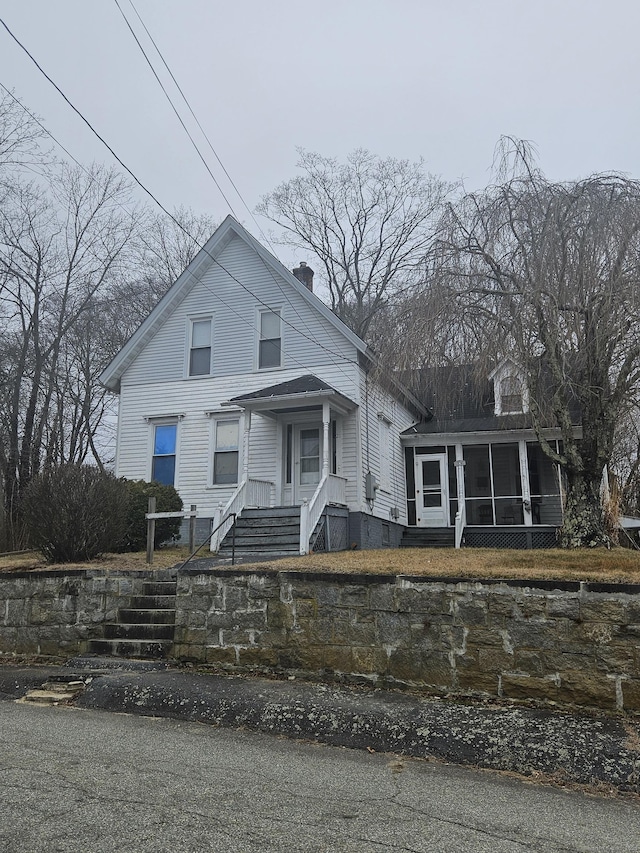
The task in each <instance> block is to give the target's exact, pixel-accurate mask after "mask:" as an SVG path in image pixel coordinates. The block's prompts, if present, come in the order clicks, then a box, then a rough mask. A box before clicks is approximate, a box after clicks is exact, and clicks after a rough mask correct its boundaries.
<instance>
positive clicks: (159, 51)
mask: <svg viewBox="0 0 640 853" xmlns="http://www.w3.org/2000/svg"><path fill="white" fill-rule="evenodd" d="M117 2H118V0H116V3H117ZM129 5H130V6H131V8H132V9H133V11H134V12H135V13H136V15H137V17H138V20H139V21H140V23H141V24H142V27H143V29H144V31H145V33H146V34H147V35H148V37H149V40H150V41H151V44H152V45H153V46H154V48H155V49H156V53H157V54H158V56H159V57H160V59H161V60H162V64H163V65H164V67H165V68H166V69H167V72H168V73H169V76H170V77H171V79H172V80H173V82H174V85H175V87H176V89H177V90H178V92H180V95H181V96H182V100H183V101H184V102H185V104H186V106H187V109H188V110H189V112H190V113H191V115H192V116H193V120H194V121H195V123H196V124H197V125H198V128H199V129H200V132H201V133H202V135H203V136H204V138H205V140H206V141H207V145H208V146H209V148H210V149H211V151H212V153H213V156H214V157H215V158H216V160H217V161H218V163H219V164H220V168H221V169H222V171H223V172H224V173H225V175H226V176H227V179H228V181H229V183H230V184H231V186H232V187H233V189H234V190H235V191H236V194H237V196H238V198H239V199H240V201H241V202H242V204H243V205H244V207H245V209H246V211H247V213H248V214H249V216H250V217H251V218H252V219H253V221H254V223H255V226H256V228H257V229H258V231H259V232H260V236H261V237H262V239H263V240H264V241H265V242H266V243H268V244H269V246H270V247H271V251H272V252H273V254H274V255H275V256H276V257H277V255H278V253H277V252H276V249H275V248H274V246H273V243H272V242H271V241H270V240H269V238H268V237H267V235H266V234H265V233H264V231H263V230H262V228H261V227H260V223H259V222H258V220H257V219H256V217H255V216H254V214H253V211H252V210H251V208H250V207H249V205H248V204H247V202H246V201H245V200H244V196H243V195H242V193H241V192H240V190H239V189H238V187H237V185H236V183H235V182H234V180H233V178H232V177H231V175H230V174H229V172H228V171H227V169H226V168H225V165H224V163H223V162H222V160H221V159H220V157H219V156H218V152H217V151H216V149H215V148H214V147H213V143H212V142H211V140H210V139H209V137H208V135H207V133H206V131H205V129H204V128H203V126H202V125H201V124H200V121H199V120H198V117H197V115H196V114H195V112H194V111H193V108H192V107H191V104H190V103H189V100H188V99H187V96H186V95H185V93H184V92H183V90H182V88H181V86H180V84H179V83H178V81H177V80H176V78H175V76H174V74H173V71H172V70H171V68H169V65H168V63H167V61H166V59H165V58H164V56H163V54H162V51H161V50H160V48H159V47H158V45H157V44H156V42H155V40H154V38H153V36H152V35H151V33H150V32H149V30H148V28H147V26H146V24H145V22H144V21H143V20H142V18H141V17H140V13H139V12H138V10H137V9H136V7H135V5H134V3H133V0H129ZM118 8H120V7H119V6H118ZM120 11H121V12H122V9H120ZM123 14H124V13H123ZM125 20H126V19H125ZM127 23H128V22H127ZM129 28H130V29H131V27H129ZM136 41H137V39H136ZM236 218H237V217H236Z"/></svg>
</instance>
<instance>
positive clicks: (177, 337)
mask: <svg viewBox="0 0 640 853" xmlns="http://www.w3.org/2000/svg"><path fill="white" fill-rule="evenodd" d="M295 272H296V275H293V274H292V273H291V272H289V271H288V270H287V269H285V268H284V267H283V266H282V265H281V264H280V263H279V262H278V261H277V260H276V259H275V258H274V257H273V255H271V254H270V253H269V252H268V251H267V250H266V249H265V248H264V247H263V246H261V245H260V244H259V243H258V242H257V241H256V240H255V239H254V238H253V237H252V236H251V235H250V234H249V233H248V232H247V231H246V230H245V229H244V228H243V227H242V226H241V225H239V224H238V223H237V222H236V221H235V220H234V219H233V218H232V217H231V216H229V217H227V218H226V219H225V220H224V222H223V223H222V224H221V225H220V227H219V228H218V229H217V230H216V232H215V233H214V235H213V236H212V237H211V238H210V240H209V241H208V242H207V244H206V246H205V247H204V248H203V249H202V250H201V251H200V252H199V253H198V255H197V256H196V257H195V259H194V260H193V261H192V263H191V264H190V265H189V266H188V267H187V269H186V270H185V271H184V273H183V274H182V275H181V276H180V278H179V279H178V280H177V281H176V282H175V284H174V285H173V286H172V287H171V289H170V290H169V291H168V292H167V294H166V295H165V296H164V297H163V299H162V300H161V301H160V303H159V304H158V305H157V306H156V308H155V309H154V310H153V311H152V312H151V314H150V315H149V317H148V318H147V319H146V320H145V322H144V323H143V324H142V325H141V326H140V328H139V329H138V330H137V332H136V333H135V334H134V335H133V337H132V338H131V339H130V340H129V342H128V343H127V344H126V345H125V346H124V348H123V349H122V350H121V351H120V353H119V354H118V355H117V356H116V357H115V358H114V360H113V361H112V362H111V364H110V365H109V366H108V367H107V368H106V370H105V371H104V372H103V374H102V376H101V381H102V382H103V383H104V384H105V385H106V386H107V387H108V388H110V389H111V390H113V391H115V392H118V393H119V395H120V406H119V418H118V437H117V451H116V473H117V475H118V476H122V477H127V478H129V479H144V480H152V479H155V480H158V481H160V482H163V483H172V484H174V485H175V486H176V488H177V489H178V491H179V493H180V495H181V497H182V500H183V502H184V504H185V506H186V507H188V506H189V505H190V504H195V505H196V506H197V514H198V518H199V520H200V522H199V523H200V528H201V531H200V532H201V533H202V531H203V530H206V533H207V535H208V533H209V531H210V530H211V528H212V525H213V526H217V524H218V523H219V522H220V521H221V520H223V519H224V518H225V517H227V515H228V514H229V513H230V512H235V513H237V514H241V520H244V522H245V529H244V533H243V530H242V525H239V527H238V536H239V537H240V535H241V534H243V535H244V536H245V539H244V540H240V539H239V544H240V545H242V542H244V543H245V544H244V547H245V548H248V549H250V550H251V549H254V550H256V549H258V548H262V547H265V546H269V545H270V546H271V547H272V548H274V549H276V550H282V551H285V550H295V551H296V552H301V553H306V552H308V551H309V550H310V549H312V548H314V547H326V548H331V549H332V550H334V549H335V550H337V549H342V548H347V547H352V546H353V545H357V546H359V547H371V546H379V545H382V544H390V545H397V544H399V542H400V538H401V536H402V533H403V531H404V529H405V526H406V525H407V524H408V523H409V521H410V519H409V518H408V516H407V513H408V510H409V507H410V504H409V502H408V499H407V492H406V480H405V474H404V462H403V448H402V441H401V434H402V433H405V431H406V430H407V429H409V428H410V427H412V426H413V425H415V424H416V423H419V422H420V421H421V420H422V419H424V418H425V417H427V416H428V412H427V409H426V408H425V407H424V406H423V405H422V404H421V403H420V402H419V400H418V399H417V398H416V397H414V396H413V395H412V394H411V393H409V392H408V391H406V390H405V389H404V388H402V387H401V386H400V385H399V384H397V383H395V382H394V381H393V380H392V379H390V378H389V377H386V378H384V379H382V380H377V379H375V378H374V374H376V373H377V371H376V370H375V369H374V367H375V359H374V357H373V354H372V353H371V352H370V351H369V350H368V349H367V346H366V345H365V343H364V342H363V341H362V340H360V338H358V337H357V336H356V335H355V334H354V333H353V332H351V331H350V330H349V329H348V328H347V327H346V326H345V325H344V324H343V323H342V322H341V321H340V320H339V319H338V318H337V317H336V316H335V315H334V314H333V313H332V312H331V311H330V310H329V309H328V308H327V307H326V306H325V305H324V303H323V302H321V301H320V299H318V298H317V297H316V296H315V295H314V294H313V292H312V290H311V280H312V277H313V273H312V272H311V270H310V269H309V268H308V267H306V266H305V265H301V266H300V267H299V268H298V269H297V270H296V271H295ZM247 519H249V520H247ZM229 526H230V522H226V523H225V524H224V525H223V527H222V529H221V531H219V532H218V533H216V534H215V535H214V538H213V543H214V547H216V546H217V544H218V541H219V540H220V539H221V538H222V536H223V535H224V534H225V533H226V532H227V529H228V527H229Z"/></svg>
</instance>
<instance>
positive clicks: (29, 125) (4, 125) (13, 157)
mask: <svg viewBox="0 0 640 853" xmlns="http://www.w3.org/2000/svg"><path fill="white" fill-rule="evenodd" d="M44 137H45V133H44V131H43V129H42V128H41V127H40V126H39V125H38V123H37V122H36V121H35V119H34V118H33V116H32V115H31V113H29V111H28V110H27V109H26V108H25V107H24V105H23V104H22V102H21V101H20V100H19V98H17V97H16V96H15V95H14V94H12V93H11V92H10V91H8V90H6V89H5V90H4V91H3V92H0V181H1V180H2V179H3V178H4V176H5V175H4V173H6V171H7V170H10V169H13V168H15V167H21V166H25V165H31V164H37V165H41V164H43V163H44V162H45V160H46V156H45V154H44V152H43V151H42V149H41V147H40V144H41V143H42V141H43V139H44Z"/></svg>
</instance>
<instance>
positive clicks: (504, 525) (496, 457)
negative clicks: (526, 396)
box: [405, 431, 562, 548]
mask: <svg viewBox="0 0 640 853" xmlns="http://www.w3.org/2000/svg"><path fill="white" fill-rule="evenodd" d="M446 438H447V439H448V441H447V443H446V444H444V443H443V444H435V443H433V444H431V443H429V444H428V443H426V441H425V439H424V437H423V439H422V441H421V442H420V443H417V442H414V443H413V444H412V445H411V446H407V447H405V461H406V474H407V512H408V518H409V524H410V525H411V526H412V527H413V528H414V529H416V531H420V530H424V531H425V534H424V536H423V537H422V538H423V540H428V538H429V536H431V537H434V536H436V534H437V532H438V531H445V530H449V531H450V532H451V533H453V544H454V545H455V547H457V548H459V547H460V546H461V545H463V544H465V545H467V546H470V547H491V548H549V547H553V546H554V545H555V541H556V530H557V528H558V527H559V526H560V525H561V524H562V501H561V482H560V475H559V471H558V469H557V467H556V466H555V465H554V464H553V463H552V462H551V460H550V459H549V457H548V456H546V454H544V453H543V451H542V448H541V447H540V445H539V443H538V442H537V441H535V440H532V436H531V435H530V434H521V435H514V433H506V431H504V432H502V433H501V434H499V433H498V434H493V435H485V436H482V435H478V434H476V435H474V436H470V435H469V436H464V440H461V438H462V437H461V436H457V441H456V442H455V443H453V441H451V439H452V438H453V437H452V436H447V437H446ZM433 440H434V441H435V436H434V439H433ZM449 441H451V443H449ZM549 441H550V443H552V444H555V447H556V448H557V446H558V445H557V440H556V439H555V438H552V437H549ZM429 531H431V533H429ZM409 538H411V537H410V536H409V537H406V539H409ZM413 538H414V539H416V536H414V537H413ZM436 538H437V536H436ZM442 538H443V537H440V539H441V540H442ZM417 539H418V540H419V539H420V536H417Z"/></svg>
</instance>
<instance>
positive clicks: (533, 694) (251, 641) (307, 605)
mask: <svg viewBox="0 0 640 853" xmlns="http://www.w3.org/2000/svg"><path fill="white" fill-rule="evenodd" d="M177 608H178V609H177V613H176V634H175V646H174V655H175V657H177V658H178V659H181V660H185V661H197V662H204V663H215V664H226V665H228V666H229V667H230V668H241V669H242V668H251V667H265V668H277V669H283V670H289V671H292V672H296V671H299V672H302V673H313V674H319V675H323V676H327V675H337V676H339V677H346V678H347V679H354V678H360V679H366V680H368V681H369V682H371V683H373V684H377V685H379V686H403V687H417V688H426V689H428V690H430V691H434V692H438V693H442V694H444V693H462V694H468V693H471V694H479V693H482V694H488V695H491V696H497V697H504V698H513V699H520V700H521V699H535V700H537V701H542V702H557V703H561V704H577V705H586V706H594V707H600V708H606V709H609V710H623V709H624V710H633V711H640V587H637V586H634V587H631V586H627V587H625V586H613V585H606V586H605V585H593V586H591V587H588V586H587V585H586V584H579V583H573V584H571V583H564V584H554V583H537V584H533V583H532V584H531V585H525V584H524V583H518V584H515V583H513V582H495V583H492V582H484V583H473V582H468V581H458V580H456V579H452V580H450V581H445V580H443V581H433V580H429V579H426V578H425V579H421V578H416V577H393V576H385V577H381V576H375V575H368V576H345V575H342V576H339V575H333V576H327V575H320V574H309V573H280V574H277V575H275V574H273V573H256V574H250V573H246V572H238V573H234V574H229V573H228V572H225V573H223V572H211V573H207V574H198V573H193V571H187V572H185V573H183V574H181V575H180V577H179V579H178V604H177Z"/></svg>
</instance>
